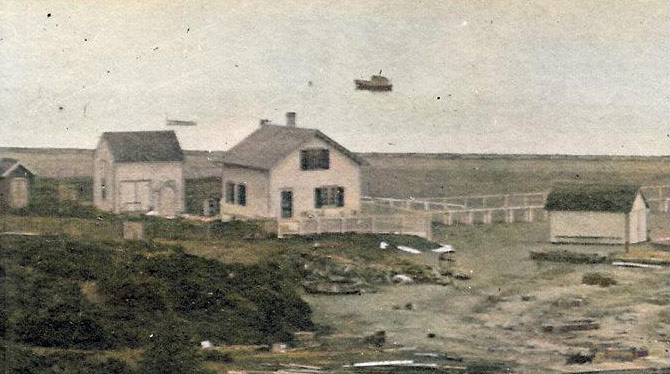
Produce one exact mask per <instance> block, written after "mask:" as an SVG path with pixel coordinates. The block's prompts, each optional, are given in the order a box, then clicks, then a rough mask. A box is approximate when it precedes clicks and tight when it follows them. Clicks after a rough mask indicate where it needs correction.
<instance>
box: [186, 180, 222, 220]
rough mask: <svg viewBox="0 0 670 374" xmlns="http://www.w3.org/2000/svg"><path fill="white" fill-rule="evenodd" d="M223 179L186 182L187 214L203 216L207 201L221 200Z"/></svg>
mask: <svg viewBox="0 0 670 374" xmlns="http://www.w3.org/2000/svg"><path fill="white" fill-rule="evenodd" d="M221 188H222V187H221V178H220V177H209V178H199V179H185V180H184V194H185V195H186V200H185V203H186V213H190V214H198V215H201V214H202V213H203V212H202V203H203V201H205V200H206V199H219V200H220V199H221Z"/></svg>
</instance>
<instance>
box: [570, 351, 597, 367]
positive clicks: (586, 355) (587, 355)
mask: <svg viewBox="0 0 670 374" xmlns="http://www.w3.org/2000/svg"><path fill="white" fill-rule="evenodd" d="M593 357H594V353H593V352H591V351H588V352H576V353H568V355H567V357H566V358H565V363H566V364H568V365H574V364H580V365H581V364H588V363H589V362H593Z"/></svg>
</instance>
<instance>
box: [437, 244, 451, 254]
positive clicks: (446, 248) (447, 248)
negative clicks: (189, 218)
mask: <svg viewBox="0 0 670 374" xmlns="http://www.w3.org/2000/svg"><path fill="white" fill-rule="evenodd" d="M454 251H455V250H454V247H452V246H450V245H443V246H441V247H440V248H435V249H433V252H435V253H452V252H454Z"/></svg>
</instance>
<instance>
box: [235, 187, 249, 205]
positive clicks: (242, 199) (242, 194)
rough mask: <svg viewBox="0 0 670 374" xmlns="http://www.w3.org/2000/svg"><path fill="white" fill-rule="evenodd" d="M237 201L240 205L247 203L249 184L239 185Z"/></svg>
mask: <svg viewBox="0 0 670 374" xmlns="http://www.w3.org/2000/svg"><path fill="white" fill-rule="evenodd" d="M237 203H238V204H239V205H242V206H245V205H247V186H245V185H243V184H238V185H237Z"/></svg>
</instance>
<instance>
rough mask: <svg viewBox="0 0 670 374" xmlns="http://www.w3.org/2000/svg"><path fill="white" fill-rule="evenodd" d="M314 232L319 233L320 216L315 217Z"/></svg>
mask: <svg viewBox="0 0 670 374" xmlns="http://www.w3.org/2000/svg"><path fill="white" fill-rule="evenodd" d="M316 234H317V235H318V234H321V217H318V216H317V217H316Z"/></svg>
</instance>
